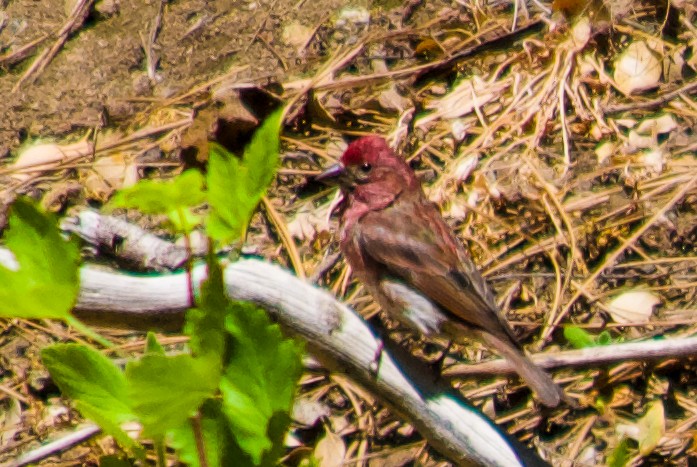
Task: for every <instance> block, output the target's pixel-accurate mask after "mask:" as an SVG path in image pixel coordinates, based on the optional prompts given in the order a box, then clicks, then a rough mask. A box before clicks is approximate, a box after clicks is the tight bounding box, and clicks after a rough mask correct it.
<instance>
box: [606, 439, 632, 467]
mask: <svg viewBox="0 0 697 467" xmlns="http://www.w3.org/2000/svg"><path fill="white" fill-rule="evenodd" d="M630 458H631V452H630V446H629V440H628V439H627V438H622V440H621V441H620V442H619V444H618V445H617V446H616V447H615V449H613V450H612V452H611V453H610V455H609V456H608V458H607V465H608V467H624V466H625V465H628V464H629V459H630Z"/></svg>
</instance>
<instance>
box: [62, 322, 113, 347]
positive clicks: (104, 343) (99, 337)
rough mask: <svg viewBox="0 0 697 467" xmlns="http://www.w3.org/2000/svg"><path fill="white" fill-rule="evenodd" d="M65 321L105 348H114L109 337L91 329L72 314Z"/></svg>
mask: <svg viewBox="0 0 697 467" xmlns="http://www.w3.org/2000/svg"><path fill="white" fill-rule="evenodd" d="M66 323H67V324H68V325H69V326H72V327H73V328H75V329H76V330H77V331H78V332H79V333H80V334H82V335H84V336H86V337H89V338H90V339H92V340H94V341H95V342H97V343H99V344H100V345H102V346H104V347H105V348H107V349H115V348H116V345H115V344H114V343H113V342H111V341H110V340H109V339H107V338H106V337H104V336H102V335H100V334H99V333H97V332H96V331H94V330H92V329H91V328H90V327H89V326H87V325H86V324H84V323H83V322H82V321H80V320H79V319H77V318H76V317H74V316H72V315H71V316H68V317H67V319H66Z"/></svg>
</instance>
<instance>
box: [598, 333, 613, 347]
mask: <svg viewBox="0 0 697 467" xmlns="http://www.w3.org/2000/svg"><path fill="white" fill-rule="evenodd" d="M596 341H597V342H598V345H609V344H612V335H610V332H609V331H603V332H601V333H600V334H598V338H597V339H596Z"/></svg>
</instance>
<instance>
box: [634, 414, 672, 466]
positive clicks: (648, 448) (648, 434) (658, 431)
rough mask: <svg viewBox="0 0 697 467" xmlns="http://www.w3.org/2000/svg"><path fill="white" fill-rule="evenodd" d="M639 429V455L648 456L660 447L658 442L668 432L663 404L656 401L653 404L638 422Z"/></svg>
mask: <svg viewBox="0 0 697 467" xmlns="http://www.w3.org/2000/svg"><path fill="white" fill-rule="evenodd" d="M636 424H637V427H638V428H639V437H638V439H637V441H638V442H639V454H641V455H642V456H648V455H649V454H651V453H652V452H653V450H654V449H655V448H656V446H658V442H659V441H660V440H661V437H663V435H664V434H665V432H666V418H665V410H664V408H663V402H662V401H660V400H656V401H654V402H652V403H651V405H650V406H649V408H648V410H647V411H646V414H644V416H643V417H641V418H640V419H639V420H638V421H637V423H636Z"/></svg>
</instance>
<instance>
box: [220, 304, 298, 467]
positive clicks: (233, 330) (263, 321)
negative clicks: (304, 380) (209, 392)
mask: <svg viewBox="0 0 697 467" xmlns="http://www.w3.org/2000/svg"><path fill="white" fill-rule="evenodd" d="M225 327H226V329H227V331H228V332H229V333H230V334H231V335H232V337H233V338H234V340H235V346H234V349H233V351H232V355H231V358H230V362H229V364H228V367H227V369H226V372H225V376H224V377H223V379H222V381H221V384H220V390H221V394H222V396H223V412H224V413H225V414H226V415H227V417H228V420H229V423H230V426H231V429H232V432H233V434H234V435H235V438H236V439H237V441H238V443H239V445H240V447H241V448H242V449H243V450H244V451H245V452H247V453H248V454H249V455H250V456H251V457H252V460H253V461H254V462H255V463H256V464H258V463H259V462H260V461H261V459H262V457H263V456H264V454H265V452H268V451H269V450H271V449H272V448H273V447H274V446H279V445H280V444H281V440H282V439H283V438H282V436H283V433H284V432H285V430H286V428H287V426H288V423H289V422H290V417H289V416H288V414H289V413H290V410H291V407H292V403H293V397H294V394H295V386H296V384H297V381H298V379H299V378H300V374H301V370H302V366H301V361H300V355H301V350H300V348H299V346H298V344H296V343H295V342H294V341H293V340H289V339H284V338H283V335H282V334H281V330H280V328H279V327H278V325H276V324H272V323H271V321H270V320H269V318H268V316H267V315H266V313H265V312H264V311H263V310H261V309H258V308H257V307H255V306H253V305H250V304H241V303H240V304H237V305H236V310H235V313H234V314H230V315H228V317H227V319H226V323H225ZM284 415H285V417H284Z"/></svg>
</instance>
